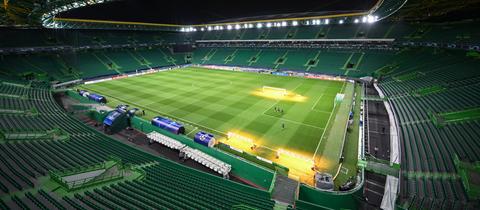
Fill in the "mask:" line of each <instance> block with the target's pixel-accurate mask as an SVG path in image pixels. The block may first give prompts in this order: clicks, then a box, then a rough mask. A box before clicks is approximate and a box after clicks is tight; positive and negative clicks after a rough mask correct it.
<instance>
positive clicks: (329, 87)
mask: <svg viewBox="0 0 480 210" xmlns="http://www.w3.org/2000/svg"><path fill="white" fill-rule="evenodd" d="M344 84H346V83H345V82H339V81H325V80H316V79H305V78H296V77H282V76H273V75H266V74H257V73H244V72H233V71H223V70H207V69H203V68H184V69H180V70H170V71H165V72H159V73H155V74H150V75H144V76H141V77H131V78H126V79H121V80H113V81H108V82H102V83H96V84H90V85H84V86H83V87H82V88H85V89H88V90H91V91H93V92H95V93H99V94H103V95H105V96H106V97H107V99H108V101H109V103H108V105H110V106H116V105H117V104H129V105H131V106H132V107H138V108H140V109H145V110H146V114H147V115H146V116H145V119H148V120H150V119H151V118H152V117H154V116H157V115H161V116H166V117H170V118H173V119H175V120H177V121H180V122H183V123H185V124H186V133H190V135H189V136H192V135H193V134H194V133H195V132H196V131H198V130H206V131H209V132H212V133H214V134H216V135H219V134H220V135H225V134H226V133H227V132H229V131H240V132H242V133H245V134H247V135H248V136H250V137H251V138H253V139H254V140H255V141H256V142H258V143H259V145H262V146H264V147H267V148H270V149H273V150H276V149H279V148H284V149H289V150H292V151H295V152H299V153H301V154H304V155H308V156H310V157H311V156H313V154H314V153H315V150H316V149H317V147H318V146H319V143H320V138H321V136H322V135H323V134H324V132H325V130H326V129H325V128H327V127H328V125H327V123H328V121H329V119H332V121H334V119H335V112H334V113H333V114H332V111H334V110H333V101H334V98H335V96H336V94H337V93H339V92H342V91H343V89H345V86H344ZM263 86H272V87H279V88H285V89H287V90H289V91H293V92H295V93H297V94H300V95H302V96H305V97H306V100H305V101H304V102H291V101H277V100H274V99H268V98H263V97H260V96H255V95H252V92H253V91H255V90H257V89H259V88H260V89H261V88H262V87H263ZM350 101H351V99H350ZM274 107H280V108H282V109H283V110H284V114H279V113H278V112H275V111H274ZM331 114H332V115H333V116H332V117H330V116H331ZM343 114H344V115H347V114H348V113H343ZM282 123H284V124H285V127H286V128H285V129H282V126H281V125H282ZM330 127H331V126H330ZM336 132H337V131H336ZM338 132H344V131H338ZM338 144H341V142H338ZM322 149H328V148H322ZM268 150H269V149H268ZM319 152H320V151H319ZM321 152H322V153H323V151H321ZM339 152H340V151H339ZM257 153H259V154H258V155H261V156H267V155H265V154H262V150H259V151H257ZM267 158H268V157H267Z"/></svg>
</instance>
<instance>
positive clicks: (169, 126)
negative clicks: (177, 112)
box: [152, 117, 185, 135]
mask: <svg viewBox="0 0 480 210" xmlns="http://www.w3.org/2000/svg"><path fill="white" fill-rule="evenodd" d="M152 125H153V126H156V127H159V128H161V129H163V130H166V131H169V132H171V133H174V134H177V135H178V134H185V127H183V125H182V124H181V123H177V122H174V121H172V120H169V119H167V118H163V117H155V118H153V119H152Z"/></svg>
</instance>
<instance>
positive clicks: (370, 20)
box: [367, 15, 375, 23]
mask: <svg viewBox="0 0 480 210" xmlns="http://www.w3.org/2000/svg"><path fill="white" fill-rule="evenodd" d="M367 22H368V23H373V22H375V19H374V17H373V16H371V15H369V16H367Z"/></svg>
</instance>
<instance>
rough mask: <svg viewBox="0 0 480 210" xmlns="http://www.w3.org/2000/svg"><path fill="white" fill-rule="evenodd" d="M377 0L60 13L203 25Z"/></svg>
mask: <svg viewBox="0 0 480 210" xmlns="http://www.w3.org/2000/svg"><path fill="white" fill-rule="evenodd" d="M220 2H221V3H220ZM286 2H288V3H286ZM376 2H377V0H308V1H307V0H295V1H281V0H278V1H275V2H272V1H262V0H256V1H251V0H233V1H232V0H230V1H225V0H223V1H222V0H217V1H207V0H204V1H198V0H197V1H193V2H192V1H184V0H177V1H168V2H167V1H162V0H124V1H114V2H110V3H104V4H99V5H95V6H91V7H86V8H80V9H75V10H72V11H69V12H67V13H64V14H62V15H60V17H64V18H81V19H98V20H115V21H133V22H149V23H171V24H201V23H212V22H219V21H220V22H221V21H222V20H223V21H224V20H228V19H235V18H244V17H254V16H265V15H278V14H293V13H304V12H312V13H313V12H327V11H366V10H369V9H370V8H372V7H373V5H375V3H376ZM302 16H304V15H302Z"/></svg>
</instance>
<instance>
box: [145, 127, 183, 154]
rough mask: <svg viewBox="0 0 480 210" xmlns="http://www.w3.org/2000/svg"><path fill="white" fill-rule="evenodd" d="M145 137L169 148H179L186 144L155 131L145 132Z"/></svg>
mask: <svg viewBox="0 0 480 210" xmlns="http://www.w3.org/2000/svg"><path fill="white" fill-rule="evenodd" d="M147 137H148V139H150V141H151V142H152V141H153V142H158V143H160V144H162V145H165V146H166V147H168V148H170V149H176V150H180V149H182V148H184V147H185V146H186V145H185V144H182V143H180V142H179V141H177V140H175V139H172V138H170V137H168V136H165V135H162V134H160V133H157V132H155V131H153V132H151V133H149V134H147Z"/></svg>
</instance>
